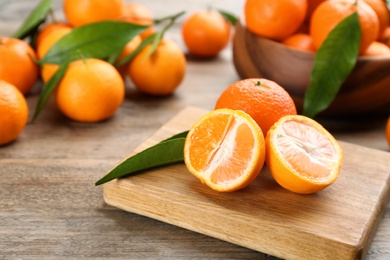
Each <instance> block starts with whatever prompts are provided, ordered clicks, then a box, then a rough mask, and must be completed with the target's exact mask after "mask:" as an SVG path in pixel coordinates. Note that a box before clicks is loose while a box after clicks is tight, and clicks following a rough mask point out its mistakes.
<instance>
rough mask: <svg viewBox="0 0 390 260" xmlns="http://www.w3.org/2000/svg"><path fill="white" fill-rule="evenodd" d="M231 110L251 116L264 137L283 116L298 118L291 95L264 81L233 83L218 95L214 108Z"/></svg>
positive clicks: (272, 82) (249, 79) (252, 80)
mask: <svg viewBox="0 0 390 260" xmlns="http://www.w3.org/2000/svg"><path fill="white" fill-rule="evenodd" d="M219 108H230V109H236V110H242V111H244V112H246V113H248V114H249V115H250V116H251V117H252V118H253V119H254V120H255V121H256V122H257V124H258V125H259V126H260V128H261V130H262V131H263V134H264V136H265V135H266V134H267V132H268V130H269V129H270V128H271V126H272V125H273V124H274V123H275V122H277V121H278V120H279V119H280V118H281V117H282V116H285V115H296V114H297V110H296V107H295V104H294V101H293V100H292V98H291V96H290V95H289V94H288V93H287V91H286V90H285V89H284V88H283V87H281V86H280V85H279V84H277V83H276V82H274V81H272V80H268V79H264V78H248V79H243V80H239V81H236V82H234V83H233V84H231V85H230V86H229V87H227V88H226V89H225V90H224V91H223V92H222V94H221V95H220V96H219V98H218V100H217V102H216V105H215V109H219Z"/></svg>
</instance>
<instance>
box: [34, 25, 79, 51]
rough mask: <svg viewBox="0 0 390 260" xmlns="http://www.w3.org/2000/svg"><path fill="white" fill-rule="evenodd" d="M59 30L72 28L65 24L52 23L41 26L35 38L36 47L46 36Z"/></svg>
mask: <svg viewBox="0 0 390 260" xmlns="http://www.w3.org/2000/svg"><path fill="white" fill-rule="evenodd" d="M59 28H72V26H71V25H70V24H68V23H65V22H52V23H47V24H45V25H43V27H42V28H41V29H40V30H39V32H38V35H37V38H36V40H35V44H36V46H39V45H40V43H41V42H42V40H43V39H44V38H46V36H48V35H49V34H51V33H52V32H54V31H56V30H57V29H59Z"/></svg>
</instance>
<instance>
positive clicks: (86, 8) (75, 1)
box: [63, 0, 123, 27]
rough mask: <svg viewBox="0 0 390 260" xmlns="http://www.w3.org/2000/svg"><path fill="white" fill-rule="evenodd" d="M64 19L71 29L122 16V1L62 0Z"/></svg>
mask: <svg viewBox="0 0 390 260" xmlns="http://www.w3.org/2000/svg"><path fill="white" fill-rule="evenodd" d="M63 10H64V13H65V17H66V19H67V20H68V22H69V23H70V24H71V25H72V26H73V27H78V26H82V25H86V24H89V23H93V22H99V21H105V20H117V19H119V18H120V17H122V16H123V0H110V1H107V0H64V2H63Z"/></svg>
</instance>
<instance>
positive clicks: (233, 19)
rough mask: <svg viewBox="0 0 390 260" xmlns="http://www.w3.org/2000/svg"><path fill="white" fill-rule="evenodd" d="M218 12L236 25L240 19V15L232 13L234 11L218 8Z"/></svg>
mask: <svg viewBox="0 0 390 260" xmlns="http://www.w3.org/2000/svg"><path fill="white" fill-rule="evenodd" d="M218 12H219V13H220V14H221V15H222V16H223V17H224V18H225V19H226V20H228V21H229V22H230V23H231V24H232V25H236V23H237V21H238V17H237V16H235V15H234V14H232V13H229V12H226V11H223V10H218Z"/></svg>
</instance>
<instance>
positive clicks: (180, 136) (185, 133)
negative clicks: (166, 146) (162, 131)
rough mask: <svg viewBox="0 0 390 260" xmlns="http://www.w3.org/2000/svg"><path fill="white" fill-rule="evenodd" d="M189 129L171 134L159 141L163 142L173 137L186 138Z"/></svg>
mask: <svg viewBox="0 0 390 260" xmlns="http://www.w3.org/2000/svg"><path fill="white" fill-rule="evenodd" d="M188 132H189V131H184V132H181V133H178V134H175V135H172V136H171V137H169V138H167V139H165V140H163V141H161V142H165V141H169V140H173V139H177V138H186V137H187V134H188Z"/></svg>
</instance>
